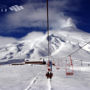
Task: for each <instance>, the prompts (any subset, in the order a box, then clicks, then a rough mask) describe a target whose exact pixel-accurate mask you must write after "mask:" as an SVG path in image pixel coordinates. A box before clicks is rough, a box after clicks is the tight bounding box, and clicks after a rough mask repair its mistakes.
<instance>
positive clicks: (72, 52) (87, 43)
mask: <svg viewBox="0 0 90 90" xmlns="http://www.w3.org/2000/svg"><path fill="white" fill-rule="evenodd" d="M89 43H90V41H89V42H87V43H86V44H85V45H83V46H82V47H80V48H79V49H77V50H76V51H74V52H72V53H71V54H69V55H68V56H71V55H73V54H74V53H76V52H77V51H79V50H81V49H82V48H83V47H85V46H86V45H88V44H89ZM68 56H67V57H68Z"/></svg>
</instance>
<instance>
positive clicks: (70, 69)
mask: <svg viewBox="0 0 90 90" xmlns="http://www.w3.org/2000/svg"><path fill="white" fill-rule="evenodd" d="M69 60H70V63H67V62H66V75H67V76H71V75H74V71H73V63H72V59H71V56H69Z"/></svg>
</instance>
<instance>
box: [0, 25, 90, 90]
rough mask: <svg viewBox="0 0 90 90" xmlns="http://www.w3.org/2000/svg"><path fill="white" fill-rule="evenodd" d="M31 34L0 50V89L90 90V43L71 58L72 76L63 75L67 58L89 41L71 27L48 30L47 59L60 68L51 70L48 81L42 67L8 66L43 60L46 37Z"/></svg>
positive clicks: (83, 33) (45, 52)
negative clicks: (26, 60) (26, 61)
mask: <svg viewBox="0 0 90 90" xmlns="http://www.w3.org/2000/svg"><path fill="white" fill-rule="evenodd" d="M31 35H32V34H30V38H28V37H29V36H28V37H27V36H26V37H25V38H23V39H22V40H20V41H18V42H15V43H12V44H9V45H7V46H5V47H2V48H0V90H90V44H88V45H86V46H85V47H84V48H83V49H81V50H79V51H78V52H77V53H75V54H73V55H72V60H73V65H74V66H73V69H74V75H73V76H66V74H65V73H66V71H65V70H66V61H69V57H67V56H68V55H69V54H70V53H72V52H74V51H75V50H77V49H79V48H80V47H81V46H83V45H85V44H86V43H87V42H89V41H90V34H88V33H85V32H81V31H80V30H76V28H75V27H74V28H73V27H68V28H64V30H62V31H60V30H57V31H55V30H52V31H50V53H51V58H50V59H51V60H53V61H54V62H55V64H56V65H57V66H59V67H60V69H59V70H56V67H53V74H54V76H53V78H52V80H49V79H47V78H46V76H45V74H46V72H47V67H46V66H39V65H18V66H12V65H11V64H12V63H22V62H24V60H25V59H29V60H33V61H34V60H36V61H37V60H42V59H41V58H44V59H45V60H47V55H48V48H47V44H48V43H47V38H48V37H47V35H46V34H45V35H44V34H41V33H34V34H33V35H32V36H31ZM35 37H36V38H35ZM68 69H69V70H71V68H68Z"/></svg>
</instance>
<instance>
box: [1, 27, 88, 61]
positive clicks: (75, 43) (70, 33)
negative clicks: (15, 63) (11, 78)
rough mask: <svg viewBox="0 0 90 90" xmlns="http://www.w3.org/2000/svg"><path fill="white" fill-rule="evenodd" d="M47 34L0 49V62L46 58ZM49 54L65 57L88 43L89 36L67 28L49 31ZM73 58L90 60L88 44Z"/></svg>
mask: <svg viewBox="0 0 90 90" xmlns="http://www.w3.org/2000/svg"><path fill="white" fill-rule="evenodd" d="M30 37H31V36H30ZM47 38H48V37H47V34H43V35H41V36H38V33H37V35H34V36H33V38H30V39H22V40H19V41H18V42H15V43H13V44H9V45H7V46H6V47H3V48H0V59H1V60H12V59H25V58H30V59H36V58H40V57H47V53H48V48H47ZM49 38H50V52H51V56H53V57H58V58H60V56H62V57H66V56H67V55H69V54H70V53H72V52H73V51H75V50H77V49H78V48H80V47H81V46H83V45H85V44H86V43H87V42H88V41H90V34H88V33H85V32H81V31H80V30H76V28H73V27H68V28H64V29H62V31H60V30H57V31H54V30H52V31H50V37H49ZM73 57H74V58H76V57H77V58H78V57H79V59H80V57H82V58H81V59H86V60H88V59H89V58H90V44H88V45H87V46H85V47H84V48H83V49H82V50H80V51H78V52H77V53H75V54H74V55H73Z"/></svg>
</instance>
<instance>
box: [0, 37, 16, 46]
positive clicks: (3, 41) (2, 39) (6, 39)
mask: <svg viewBox="0 0 90 90" xmlns="http://www.w3.org/2000/svg"><path fill="white" fill-rule="evenodd" d="M16 41H17V39H15V38H10V37H1V36H0V47H4V46H6V45H7V44H11V43H14V42H16Z"/></svg>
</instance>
